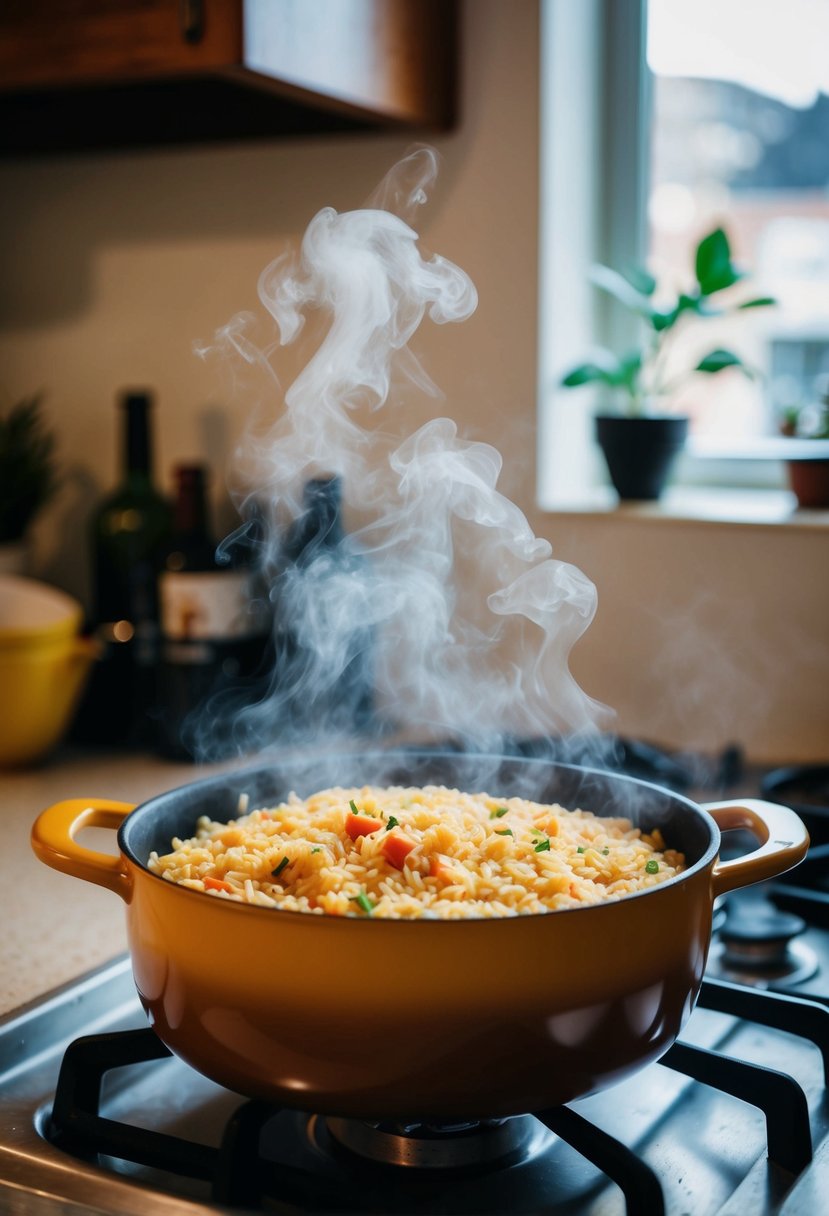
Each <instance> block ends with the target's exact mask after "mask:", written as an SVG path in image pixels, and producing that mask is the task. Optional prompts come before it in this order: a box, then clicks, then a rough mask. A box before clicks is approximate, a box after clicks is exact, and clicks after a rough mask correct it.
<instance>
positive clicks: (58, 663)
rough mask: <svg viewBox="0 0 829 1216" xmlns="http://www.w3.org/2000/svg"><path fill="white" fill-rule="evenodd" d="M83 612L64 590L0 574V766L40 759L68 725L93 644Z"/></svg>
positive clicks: (93, 649)
mask: <svg viewBox="0 0 829 1216" xmlns="http://www.w3.org/2000/svg"><path fill="white" fill-rule="evenodd" d="M81 616H82V613H81V606H80V604H78V603H77V601H76V600H74V599H72V597H71V596H69V595H65V594H64V592H62V591H58V590H57V589H56V588H54V587H49V586H47V585H46V584H45V583H39V582H36V581H35V580H34V579H28V578H19V577H17V576H16V575H0V767H2V768H14V767H17V766H20V765H25V764H29V763H31V762H32V761H35V760H39V759H40V758H41V757H43V756H45V755H46V753H47V752H48V751H49V750H50V749H51V748H52V747H54V745H55V744H56V743H57V742H58V740H59V739H60V737H61V736H62V735H63V733H64V731H65V730H66V728H67V726H68V725H69V721H70V719H71V716H72V711H73V710H74V708H75V706H76V705H77V702H78V698H79V696H80V694H81V691H82V689H83V686H84V683H85V681H86V677H87V675H88V673H89V667H90V664H91V662H92V659H93V657H94V655H95V651H96V647H95V644H94V643H93V642H90V641H89V640H87V639H84V638H81V637H79V636H78V631H79V629H80V625H81Z"/></svg>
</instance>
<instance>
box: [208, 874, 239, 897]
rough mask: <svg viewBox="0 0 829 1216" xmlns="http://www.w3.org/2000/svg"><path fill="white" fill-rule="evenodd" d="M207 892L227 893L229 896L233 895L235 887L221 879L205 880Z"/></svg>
mask: <svg viewBox="0 0 829 1216" xmlns="http://www.w3.org/2000/svg"><path fill="white" fill-rule="evenodd" d="M204 889H205V891H227V893H228V895H232V894H233V887H232V886H231V885H230V883H229V882H223V881H222V879H220V878H205V879H204Z"/></svg>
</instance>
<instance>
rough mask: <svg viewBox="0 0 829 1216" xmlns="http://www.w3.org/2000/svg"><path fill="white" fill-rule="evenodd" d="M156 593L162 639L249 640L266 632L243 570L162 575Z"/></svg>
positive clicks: (247, 577)
mask: <svg viewBox="0 0 829 1216" xmlns="http://www.w3.org/2000/svg"><path fill="white" fill-rule="evenodd" d="M159 591H160V598H161V631H162V633H163V634H164V636H165V638H172V639H175V640H177V641H191V640H202V639H205V640H207V639H219V638H248V637H256V636H257V635H259V634H262V633H263V632H264V630H265V620H264V616H263V614H262V613H261V612H259V611H257V610H256V608H255V606H254V603H253V602H252V600H251V594H250V593H251V587H250V576H249V575H248V574H247V573H246V572H245V571H244V570H227V571H221V572H220V571H215V572H214V571H206V572H204V573H196V572H192V573H191V572H184V571H182V572H181V573H173V572H171V571H165V572H164V573H163V574H162V575H161V579H160V582H159Z"/></svg>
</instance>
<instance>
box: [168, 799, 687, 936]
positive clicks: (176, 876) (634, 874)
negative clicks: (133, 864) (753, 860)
mask: <svg viewBox="0 0 829 1216" xmlns="http://www.w3.org/2000/svg"><path fill="white" fill-rule="evenodd" d="M243 798H244V796H243ZM352 803H353V804H354V806H356V808H357V811H358V815H359V816H360V817H362V819H366V818H368V819H370V820H376V822H377V827H376V828H373V823H369V824H366V823H363V824H362V827H364V828H365V827H369V828H373V830H372V831H370V832H368V833H367V834H364V835H356V837H355V838H353V839H352V834H354V833H355V832H356V831H357V830H358V827H359V825H358V823H357V821H356V820H355V818H354V814H353V810H352V808H351V804H352ZM239 809H240V810H242V809H246V801H243V800H242V799H240V802H239ZM392 819H394V820H395V821H396V822H394V823H392ZM347 828H350V831H351V833H352V834H349V831H348V830H347ZM409 846H412V847H411V849H410V851H409V852H408V853H407V855H406V856H405V858H403V856H402V854H403V853H404V851H405V850H406V849H408V848H409ZM172 848H173V851H172V852H171V853H168V854H166V855H165V856H163V857H159V856H158V854H157V853H152V854H151V855H150V859H149V863H148V865H149V869H150V870H151V871H152V872H153V873H154V874H160V875H161V876H162V877H163V878H165V879H167V880H169V881H170V882H176V883H180V884H181V885H182V886H185V887H190V888H191V889H193V890H195V891H205V892H206V893H207V894H209V895H211V896H213V897H214V898H218V899H228V900H232V901H235V902H242V903H248V904H258V905H260V906H262V907H266V908H281V909H284V910H286V911H290V912H312V913H314V912H315V913H317V914H320V915H322V914H327V915H329V916H357V917H366V916H374V917H391V918H395V919H406V920H408V919H413V918H416V917H430V918H434V917H437V918H443V919H450V920H453V919H460V918H468V917H489V916H519V915H526V914H529V913H539V912H552V911H557V910H559V909H563V908H577V907H582V906H585V905H587V904H597V903H601V902H603V901H605V900H615V899H620V898H622V897H623V896H625V895H630V894H632V893H633V892H635V891H641V890H643V889H646V888H648V887H653V886H656V885H658V884H659V883H662V882H665V881H666V879H669V878H672V877H673V876H674V875H675V874H678V873H680V872H681V870H682V869H683V866H684V860H685V859H684V857H683V856H682V854H681V853H677V852H675V851H674V850H673V849H666V848H665V843H664V841H663V839H662V837H661V835H660V833H659V831H658V830H657V831H653V832H650V833H649V834H643V833H642V832H640V830H639V829H638V828H634V827H633V825H632V824H631V823H630V821H629V820H628V819H619V818H616V819H604V818H600V817H598V816H596V815H594V814H592V813H591V812H589V811H582V810H575V811H568V810H565V809H564V808H563V807H560V806H544V805H542V804H540V803H537V802H528V801H526V800H524V799H522V798H494V797H491V796H490V795H489V794H483V793H481V794H466V793H461V792H460V791H458V790H450V789H446V788H445V787H444V786H426V787H423V788H411V789H407V788H403V787H397V786H395V787H393V788H390V789H379V788H376V787H373V786H364V787H363V788H362V789H326V790H322V791H321V792H320V793H318V794H314V795H313V796H312V797H310V798H306V799H304V800H303V799H300V798H298V797H297V796H296V795H295V794H291V795H290V797H289V798H288V799H287V800H286V801H285V802H283V803H280V804H279V806H275V807H271V808H267V809H260V810H254V811H252V812H250V813H249V814H243V815H240V816H239V817H238V818H237V819H232V820H230V822H229V823H217V822H214V821H213V820H211V819H209V818H208V817H207V816H203V817H202V818H201V819H199V821H198V823H197V832H196V835H195V836H194V837H192V838H191V839H190V840H179V839H174V840H173V842H172ZM219 883H221V884H222V886H219V885H218V884H219Z"/></svg>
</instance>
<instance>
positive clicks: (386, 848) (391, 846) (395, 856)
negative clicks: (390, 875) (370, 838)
mask: <svg viewBox="0 0 829 1216" xmlns="http://www.w3.org/2000/svg"><path fill="white" fill-rule="evenodd" d="M414 847H415V846H414V842H413V841H411V840H409V838H408V836H401V835H400V833H399V832H390V833H389V834H388V835H387V836H386V839H385V840H384V841H383V843H382V844H381V845H380V852H381V853H382V854H383V856H384V857H385V859H386V861H387V862H388V863H389V865H390V866H394V867H395V868H396V869H398V870H402V869H403V866H404V864H405V861H406V858H407V857H408V856H409V854H410V853H411V851H412V849H413V848H414Z"/></svg>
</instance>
